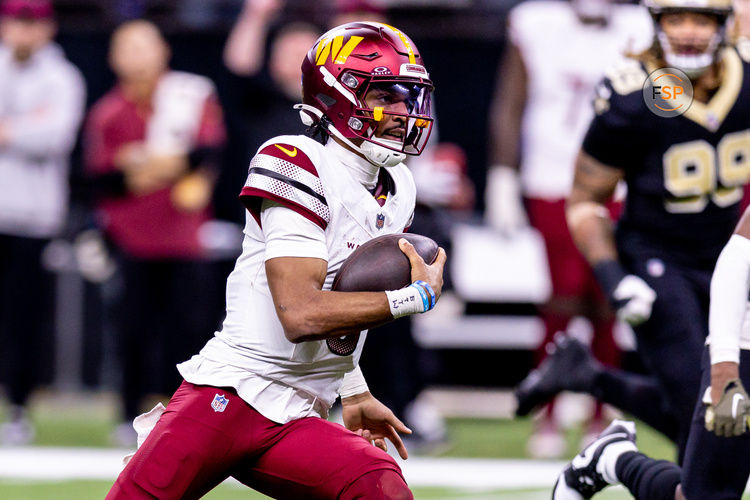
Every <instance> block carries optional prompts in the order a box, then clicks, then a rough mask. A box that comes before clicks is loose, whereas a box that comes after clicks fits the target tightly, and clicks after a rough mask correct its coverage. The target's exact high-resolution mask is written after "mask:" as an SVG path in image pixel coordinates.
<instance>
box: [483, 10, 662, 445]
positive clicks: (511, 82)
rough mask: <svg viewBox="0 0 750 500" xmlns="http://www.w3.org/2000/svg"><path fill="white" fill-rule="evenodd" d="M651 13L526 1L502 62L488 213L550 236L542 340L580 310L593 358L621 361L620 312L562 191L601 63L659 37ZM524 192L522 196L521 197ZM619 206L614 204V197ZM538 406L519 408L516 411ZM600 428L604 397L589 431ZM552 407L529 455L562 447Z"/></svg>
mask: <svg viewBox="0 0 750 500" xmlns="http://www.w3.org/2000/svg"><path fill="white" fill-rule="evenodd" d="M651 33H652V27H651V21H650V19H649V15H648V13H647V12H646V10H645V9H644V8H642V7H640V6H633V5H612V4H611V3H610V2H609V0H593V1H585V0H584V1H582V0H575V1H573V2H559V1H556V0H544V1H534V2H524V3H521V4H520V5H518V6H517V7H515V8H513V10H511V12H510V15H509V18H508V36H509V39H510V42H509V44H508V48H507V49H506V54H505V57H504V62H503V65H502V67H501V69H500V79H499V81H500V86H499V88H498V89H497V91H496V97H495V101H494V105H495V108H496V109H493V112H492V114H491V116H492V129H493V132H492V136H493V141H492V147H491V151H490V154H491V156H492V159H493V164H494V166H493V167H492V168H491V169H490V172H489V175H488V188H487V195H486V200H487V211H486V214H487V219H488V222H489V224H490V225H491V226H493V227H495V228H496V229H498V230H499V231H501V232H504V233H509V232H512V231H513V230H514V229H516V228H517V227H518V226H519V225H521V223H522V222H523V219H525V218H526V217H527V216H528V220H529V222H530V223H531V225H532V226H533V227H534V228H536V229H537V230H538V231H539V232H540V233H541V235H542V236H543V237H544V242H545V247H546V250H547V260H548V263H549V270H550V277H551V281H552V296H551V297H550V300H549V301H548V302H547V303H546V304H544V306H543V307H542V308H540V317H541V319H542V320H543V322H544V329H545V338H544V340H543V341H542V342H541V343H540V345H539V347H538V349H537V350H536V352H535V361H536V362H537V363H538V362H540V361H542V359H543V358H544V357H545V355H546V350H545V345H546V344H547V343H548V342H550V341H551V340H552V339H553V336H554V334H555V333H556V332H559V331H561V330H565V329H566V328H567V327H568V324H569V323H570V321H571V320H572V319H573V317H575V316H584V317H586V318H588V319H589V321H590V322H591V325H592V327H593V331H594V336H593V342H592V344H593V349H594V351H595V354H596V357H597V358H598V359H599V360H601V361H603V362H605V363H607V364H609V365H614V366H617V365H618V364H619V354H620V353H619V350H618V348H617V346H616V345H615V342H614V339H613V336H612V327H613V325H614V314H613V313H612V310H611V308H610V307H609V306H608V304H607V301H606V298H605V297H604V296H603V294H602V292H601V289H600V288H599V286H598V284H597V283H596V280H595V278H594V276H593V274H592V272H591V268H590V266H589V265H588V264H587V263H586V261H585V259H584V258H583V257H582V256H581V253H580V252H579V251H578V249H577V248H576V246H575V244H574V243H573V240H572V239H571V237H570V233H569V231H568V227H567V225H566V224H565V198H566V197H567V196H568V195H569V194H570V187H571V185H572V184H573V168H574V166H575V159H576V154H577V153H578V148H579V146H580V143H581V140H582V139H583V135H584V134H585V133H586V127H587V126H588V123H589V122H590V121H591V118H592V116H593V111H592V110H591V105H590V104H591V96H592V95H593V93H594V88H595V87H596V84H597V83H598V82H599V80H600V79H601V76H602V74H604V70H605V69H606V68H607V66H609V65H610V64H611V61H612V60H613V59H615V58H617V57H622V56H623V55H624V54H625V53H626V52H628V51H630V52H632V51H635V50H644V49H646V48H647V47H648V45H649V42H650V40H651V37H652V34H651ZM521 195H523V200H522V199H521ZM612 209H613V210H615V211H617V206H616V205H614V204H613V206H612ZM531 409H532V408H523V407H519V408H518V410H517V414H518V415H525V414H526V413H528V412H529V411H530V410H531ZM602 428H603V425H602V424H601V405H599V404H598V405H597V407H596V410H595V413H594V418H593V420H592V421H591V422H590V423H589V434H592V435H593V436H596V434H598V433H599V432H600V431H601V430H602ZM565 448H566V443H565V439H564V437H563V436H562V435H561V434H560V433H559V432H558V431H557V425H556V423H555V422H554V419H553V411H552V405H549V406H548V407H547V414H546V415H545V418H544V419H542V420H541V421H540V424H539V425H538V428H537V431H536V432H535V433H534V435H533V436H532V438H531V439H530V440H529V442H528V443H527V450H528V452H529V454H530V455H532V456H536V457H541V458H545V457H546V458H549V457H555V456H560V455H561V454H562V453H564V451H565Z"/></svg>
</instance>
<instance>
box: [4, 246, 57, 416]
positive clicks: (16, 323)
mask: <svg viewBox="0 0 750 500" xmlns="http://www.w3.org/2000/svg"><path fill="white" fill-rule="evenodd" d="M48 242H49V240H46V239H37V238H22V237H16V236H8V235H0V374H2V380H3V381H4V383H5V385H6V389H7V392H8V397H9V398H10V402H11V404H13V405H18V406H23V405H25V404H26V400H27V399H28V397H29V394H30V393H31V391H32V389H33V388H34V387H35V386H36V385H37V383H39V382H40V381H42V380H45V381H46V379H49V377H50V374H51V372H52V360H53V358H54V337H53V328H52V325H53V307H52V303H53V297H54V283H55V280H54V276H53V275H52V274H51V273H49V272H47V271H45V270H44V269H43V268H42V262H41V255H42V250H44V247H45V246H46V245H47V243H48Z"/></svg>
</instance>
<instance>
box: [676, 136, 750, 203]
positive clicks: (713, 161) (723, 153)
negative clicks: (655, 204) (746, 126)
mask: <svg viewBox="0 0 750 500" xmlns="http://www.w3.org/2000/svg"><path fill="white" fill-rule="evenodd" d="M717 167H718V168H717ZM748 180H750V130H744V131H742V132H734V133H732V134H727V135H725V136H724V138H723V139H722V140H721V141H719V144H718V146H717V147H716V150H714V148H713V147H712V146H711V145H710V144H709V143H708V142H706V141H704V140H702V139H701V140H698V141H691V142H685V143H683V144H677V145H675V146H672V147H671V148H669V149H668V150H667V152H666V153H664V187H665V188H666V189H667V191H669V193H670V194H671V195H672V196H673V198H671V199H668V200H667V201H666V202H665V208H666V209H667V211H668V212H672V213H696V212H700V211H702V210H703V209H704V208H706V205H708V200H709V197H710V199H711V201H713V202H714V203H715V204H716V205H718V206H720V207H727V206H729V205H732V204H734V203H737V202H738V201H740V200H741V199H742V193H743V191H742V186H743V185H744V184H746V183H747V182H748Z"/></svg>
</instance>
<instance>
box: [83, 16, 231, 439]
mask: <svg viewBox="0 0 750 500" xmlns="http://www.w3.org/2000/svg"><path fill="white" fill-rule="evenodd" d="M169 58H170V50H169V47H168V45H167V43H166V42H165V40H164V39H163V38H162V35H161V33H160V32H159V30H158V29H157V28H156V27H155V26H154V25H153V24H151V23H149V22H146V21H142V20H137V21H131V22H128V23H125V24H123V25H122V26H121V27H119V28H118V29H117V30H116V31H115V32H114V34H113V35H112V40H111V46H110V65H111V67H112V69H113V70H114V72H115V74H116V76H117V79H118V84H117V85H116V86H115V88H113V89H112V90H111V91H110V92H109V93H107V94H106V95H105V96H104V97H102V98H101V99H100V100H99V101H98V102H97V103H96V104H95V105H94V106H93V108H92V110H91V113H90V116H89V118H88V121H87V124H86V133H85V144H84V150H85V151H84V155H85V159H86V165H87V169H88V171H89V172H90V174H91V175H92V176H94V177H96V178H98V180H99V181H100V182H99V185H107V186H109V188H108V189H107V191H106V192H100V196H99V199H98V203H97V209H98V220H99V222H100V224H101V226H102V228H103V229H104V231H105V233H106V235H107V236H108V238H109V239H110V240H111V242H112V243H113V244H114V246H115V247H116V249H117V252H118V253H119V264H120V270H121V274H122V279H123V285H124V287H123V288H124V290H123V296H122V300H121V304H120V307H121V309H120V311H119V312H120V317H119V321H118V323H119V329H120V331H119V339H120V341H119V344H120V346H119V347H120V351H121V352H120V354H121V356H122V363H123V366H122V396H123V400H124V415H123V416H124V418H125V419H126V420H131V419H133V418H135V417H136V416H137V415H138V414H139V413H140V404H141V400H142V399H143V397H144V396H145V395H146V394H147V393H149V392H158V393H161V394H163V393H171V392H173V391H174V389H175V388H176V387H177V385H178V383H179V375H178V373H177V371H176V369H175V368H174V366H175V364H176V363H177V362H178V361H182V360H184V359H186V358H187V357H188V355H189V354H190V353H192V352H193V351H195V350H196V349H198V348H199V347H200V346H201V345H202V344H203V343H204V342H205V340H206V338H207V336H208V335H210V332H211V331H213V329H215V327H216V326H217V322H218V320H219V319H220V318H216V317H215V313H214V311H215V307H214V304H212V303H211V302H210V301H206V300H205V297H207V296H209V297H210V296H212V295H213V292H212V290H211V288H212V286H214V283H215V282H216V280H215V277H214V276H213V265H212V264H211V263H209V262H208V261H207V260H206V259H205V254H204V249H203V247H202V245H201V244H200V241H199V229H200V228H201V226H202V224H204V223H205V222H206V221H208V220H209V218H210V215H211V194H212V190H213V184H214V180H215V177H216V175H217V171H216V170H217V165H218V164H219V157H220V153H221V148H222V146H223V144H224V141H225V131H224V126H223V122H222V111H221V108H220V106H219V102H218V99H217V96H216V93H215V90H214V85H213V83H212V82H211V81H210V80H208V79H207V78H204V77H202V76H198V75H194V74H189V73H181V72H175V71H170V70H169V68H168V62H169ZM102 179H107V180H108V182H104V183H103V182H101V181H102ZM118 431H122V433H120V434H118V436H116V437H117V438H118V440H119V441H121V444H126V443H127V442H128V441H129V440H131V439H134V435H132V434H131V433H132V428H131V427H130V425H129V424H123V425H121V426H120V427H119V429H118Z"/></svg>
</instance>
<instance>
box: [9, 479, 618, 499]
mask: <svg viewBox="0 0 750 500" xmlns="http://www.w3.org/2000/svg"><path fill="white" fill-rule="evenodd" d="M109 486H110V483H109V482H98V481H67V482H49V483H22V482H12V481H0V498H2V499H3V500H49V499H55V500H73V499H77V500H81V499H101V498H104V496H105V495H106V494H107V491H108V490H109ZM549 496H550V491H549V490H506V491H457V490H451V489H441V488H417V489H414V497H415V498H416V499H422V498H424V499H430V500H438V499H441V500H460V499H467V500H490V499H492V500H495V499H497V500H510V499H516V500H542V499H549ZM203 498H206V499H207V500H235V499H236V500H240V499H243V500H256V499H257V500H260V499H263V498H268V497H266V496H264V495H261V494H260V493H256V492H254V491H252V490H250V489H248V488H243V487H240V486H233V485H221V486H219V487H218V488H216V489H214V490H213V491H212V492H211V493H209V494H208V495H206V496H205V497H203ZM596 498H597V499H602V500H620V499H626V498H630V496H629V495H628V494H627V493H626V492H625V491H624V490H622V489H619V488H618V489H613V490H611V491H605V492H603V493H602V494H600V495H598V496H597V497H596Z"/></svg>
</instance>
